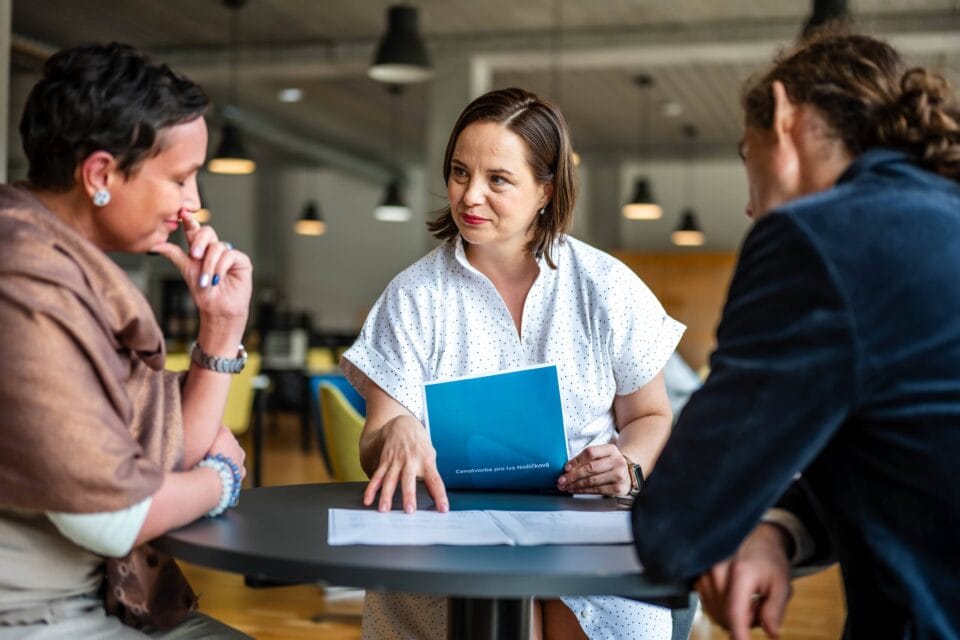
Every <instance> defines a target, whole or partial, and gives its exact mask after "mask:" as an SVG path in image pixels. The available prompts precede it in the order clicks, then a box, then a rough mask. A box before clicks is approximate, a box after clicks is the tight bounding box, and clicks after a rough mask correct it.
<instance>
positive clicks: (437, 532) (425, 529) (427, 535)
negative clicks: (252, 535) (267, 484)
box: [327, 509, 513, 546]
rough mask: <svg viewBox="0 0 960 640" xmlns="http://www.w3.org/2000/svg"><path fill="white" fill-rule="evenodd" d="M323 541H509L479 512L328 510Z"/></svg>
mask: <svg viewBox="0 0 960 640" xmlns="http://www.w3.org/2000/svg"><path fill="white" fill-rule="evenodd" d="M327 532H328V535H327V544H329V545H331V546H336V545H342V544H377V545H428V544H456V545H490V544H513V542H512V541H511V540H510V538H509V537H507V534H506V533H504V532H503V530H502V529H500V527H498V526H497V523H496V522H495V521H494V520H493V519H492V518H490V516H488V515H487V514H486V513H485V512H483V511H453V512H450V513H438V512H436V511H416V512H414V513H404V512H402V511H388V512H386V513H380V512H379V511H371V510H369V509H330V510H329V515H328V528H327Z"/></svg>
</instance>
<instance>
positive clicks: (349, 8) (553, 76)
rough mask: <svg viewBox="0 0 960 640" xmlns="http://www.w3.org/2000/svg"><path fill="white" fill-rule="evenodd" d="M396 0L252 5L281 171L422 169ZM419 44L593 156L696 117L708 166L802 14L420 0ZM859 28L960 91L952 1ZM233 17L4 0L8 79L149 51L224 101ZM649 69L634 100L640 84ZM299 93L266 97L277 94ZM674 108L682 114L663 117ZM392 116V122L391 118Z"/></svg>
mask: <svg viewBox="0 0 960 640" xmlns="http://www.w3.org/2000/svg"><path fill="white" fill-rule="evenodd" d="M390 4H391V2H390V1H389V0H250V1H249V2H248V4H247V6H246V7H245V8H244V9H242V10H241V11H240V12H239V13H238V14H236V19H237V26H238V33H239V41H240V45H239V47H238V48H237V49H236V56H237V61H238V67H237V77H238V79H239V81H238V85H239V86H238V90H237V94H238V95H237V97H238V101H237V104H238V106H239V108H240V110H241V111H240V113H241V115H243V116H244V118H245V120H246V123H247V125H248V126H249V128H250V132H251V134H252V135H253V137H254V138H255V139H256V140H258V141H259V143H260V144H259V148H260V150H261V152H263V153H266V154H270V155H269V157H271V158H274V159H276V160H278V161H289V160H292V159H295V160H300V161H303V160H306V161H309V162H317V163H330V164H339V163H343V164H345V165H349V164H350V163H351V162H352V163H354V165H355V166H356V167H359V168H360V169H363V166H366V167H367V168H369V167H370V166H374V167H375V166H381V167H383V166H385V165H386V164H387V162H388V160H387V158H389V157H390V153H389V152H390V147H391V135H390V132H391V130H392V123H393V122H394V118H399V119H400V120H401V126H400V127H399V134H398V138H397V139H396V141H395V144H396V145H397V146H398V147H399V149H400V151H402V153H403V155H405V156H407V157H410V158H413V159H422V154H423V152H424V144H425V131H426V122H427V118H428V117H429V104H430V91H431V88H432V87H431V85H430V84H429V83H427V84H420V85H413V86H409V87H408V88H407V89H406V91H405V93H404V95H403V96H402V98H400V102H399V104H397V102H395V101H393V100H391V97H390V96H388V95H387V92H386V90H385V87H384V86H383V85H382V84H380V83H377V82H375V81H373V80H370V79H368V78H367V77H366V75H365V71H366V67H367V65H368V64H369V61H370V59H371V57H372V55H373V51H374V48H375V46H376V42H377V40H378V38H379V35H380V34H381V32H382V30H383V28H384V22H385V17H384V14H385V11H386V8H387V7H388V6H389V5H390ZM415 5H416V6H417V7H418V8H419V12H420V24H421V32H422V34H423V35H424V38H425V40H426V42H427V45H428V49H429V50H430V53H431V55H432V57H433V59H434V61H435V62H436V61H438V60H444V59H446V58H447V57H453V56H463V55H464V52H467V53H469V54H470V55H474V56H476V57H478V58H479V59H481V60H483V61H484V62H485V63H486V64H488V65H489V66H490V68H491V69H492V70H493V75H492V80H493V84H494V85H495V86H508V85H519V86H523V87H526V88H529V89H531V90H534V91H536V92H538V93H541V94H542V95H545V96H548V97H552V98H554V99H557V100H558V101H559V102H560V104H561V107H562V108H563V110H564V112H565V114H566V116H567V119H568V120H569V122H570V125H571V128H572V131H573V135H574V144H575V146H576V147H577V148H578V149H579V150H582V151H583V152H584V153H585V154H587V155H589V154H591V153H593V154H599V153H604V154H617V155H623V156H624V157H630V155H631V154H634V153H635V152H636V149H637V146H638V143H639V139H640V134H641V126H640V124H639V122H640V116H641V113H643V114H644V121H645V124H644V125H643V132H644V133H645V136H644V144H645V145H646V147H645V151H644V152H645V153H650V152H651V151H653V152H656V153H661V154H663V155H670V154H674V153H678V152H679V151H684V152H685V149H686V148H687V147H686V146H685V145H686V144H687V143H686V142H685V141H684V138H683V137H682V135H681V127H682V126H683V125H684V124H687V123H690V124H693V125H695V126H696V127H697V129H698V131H699V132H700V136H699V139H698V142H697V147H698V149H699V151H700V152H701V153H702V154H708V155H717V154H719V153H725V154H729V153H732V151H733V149H734V145H735V142H736V140H737V138H738V137H739V134H740V132H739V129H740V124H739V108H738V95H739V87H740V85H741V83H742V81H743V79H744V78H745V77H746V76H747V75H749V74H750V73H752V72H755V71H757V70H758V69H760V68H762V66H763V65H764V63H765V62H766V61H767V60H769V58H770V55H771V53H772V52H773V51H775V50H776V48H777V47H778V46H781V45H782V44H785V43H787V42H789V40H790V39H791V38H792V37H793V36H795V35H796V34H797V33H798V32H799V29H800V27H801V25H802V23H803V21H804V20H805V19H806V17H807V15H808V14H809V5H808V3H806V2H793V1H785V0H725V1H722V2H721V1H718V0H672V1H668V0H483V1H476V0H422V1H421V2H417V3H415ZM849 5H850V9H851V12H852V13H853V14H854V16H855V17H856V19H857V20H858V22H859V23H860V24H862V25H863V26H865V27H866V28H868V29H869V30H871V31H873V32H875V33H879V34H881V35H884V36H887V37H891V38H893V39H894V41H895V42H897V43H898V44H899V45H900V46H901V48H902V49H903V50H904V51H905V52H906V53H907V54H908V56H909V58H910V59H911V61H913V62H915V63H918V64H925V65H930V66H933V67H935V68H938V69H940V70H942V71H943V72H945V73H946V74H947V75H948V77H951V78H952V80H953V81H954V83H955V84H960V0H900V1H893V0H850V2H849ZM230 16H231V12H230V11H229V10H228V9H226V8H225V7H224V6H223V5H222V3H221V2H219V1H217V0H101V1H98V2H74V1H71V0H14V2H13V16H12V18H13V34H14V40H13V44H14V47H13V56H12V59H13V67H12V70H13V73H14V74H15V75H17V74H32V73H35V72H36V69H37V68H38V65H39V61H40V60H41V59H42V58H43V56H44V55H46V54H48V53H49V52H50V51H51V50H54V49H57V48H60V47H64V46H69V45H73V44H78V43H80V42H84V41H90V40H120V41H124V42H129V43H131V44H133V45H136V46H139V47H141V48H143V49H146V50H148V51H150V52H152V53H154V54H155V55H156V57H157V58H159V59H162V60H163V61H165V62H169V63H170V64H171V66H173V67H174V68H176V69H179V70H181V71H184V72H185V73H187V74H188V75H190V76H191V77H193V78H194V79H196V80H197V81H199V82H200V83H201V84H203V85H204V87H205V88H206V89H207V90H208V92H209V93H210V95H211V96H212V97H213V98H214V101H215V103H217V104H221V105H222V104H223V103H224V102H226V100H227V95H228V89H227V79H228V77H229V75H230V74H229V73H228V61H229V55H228V51H229V47H228V44H229V33H230V29H229V24H230ZM640 72H647V73H650V74H651V75H652V76H653V77H654V79H655V85H654V87H653V88H652V89H651V90H650V91H649V93H648V95H647V96H646V97H645V98H644V99H643V101H642V100H641V95H640V92H639V90H638V89H637V88H636V86H635V85H634V83H633V78H634V77H635V76H636V74H637V73H640ZM287 86H297V87H300V88H301V89H302V90H303V91H304V94H305V97H304V100H303V101H302V102H300V103H296V104H283V103H280V102H279V101H278V100H277V99H276V94H277V91H278V90H279V89H281V88H283V87H287ZM668 101H669V102H675V103H678V104H680V105H681V108H682V111H683V112H682V114H681V115H680V116H679V117H672V118H671V117H667V116H665V115H664V114H663V113H662V112H661V110H660V106H661V105H662V104H663V103H665V102H668ZM398 106H399V115H397V111H398V110H397V109H396V108H395V107H398Z"/></svg>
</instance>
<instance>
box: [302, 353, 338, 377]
mask: <svg viewBox="0 0 960 640" xmlns="http://www.w3.org/2000/svg"><path fill="white" fill-rule="evenodd" d="M336 369H337V361H336V360H335V359H334V357H333V349H329V348H327V347H310V349H308V350H307V371H308V372H310V373H327V372H328V371H336Z"/></svg>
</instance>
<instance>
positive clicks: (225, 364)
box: [190, 341, 247, 373]
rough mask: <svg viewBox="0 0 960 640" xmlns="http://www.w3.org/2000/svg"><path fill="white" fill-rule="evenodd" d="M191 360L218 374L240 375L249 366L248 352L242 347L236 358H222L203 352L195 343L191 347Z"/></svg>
mask: <svg viewBox="0 0 960 640" xmlns="http://www.w3.org/2000/svg"><path fill="white" fill-rule="evenodd" d="M190 360H192V361H193V362H195V363H196V364H197V365H198V366H200V367H203V368H204V369H209V370H210V371H216V372H218V373H240V372H241V371H243V367H244V365H246V364H247V350H246V349H244V348H243V345H242V344H241V345H240V348H239V350H238V351H237V357H236V358H221V357H220V356H212V355H210V354H209V353H207V352H206V351H204V350H203V347H201V346H200V344H199V343H197V342H196V341H194V343H193V344H191V345H190Z"/></svg>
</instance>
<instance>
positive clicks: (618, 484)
mask: <svg viewBox="0 0 960 640" xmlns="http://www.w3.org/2000/svg"><path fill="white" fill-rule="evenodd" d="M557 489H558V490H560V491H569V492H570V493H598V494H601V495H605V496H625V495H627V494H629V493H630V471H629V469H627V461H626V460H625V459H624V457H623V454H622V453H620V449H618V448H617V445H615V444H598V445H594V446H592V447H587V448H586V449H584V450H583V451H581V452H580V453H579V454H577V455H576V456H575V457H574V458H572V459H571V460H570V461H569V462H567V464H565V465H564V467H563V474H562V475H561V476H560V477H559V478H557Z"/></svg>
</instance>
